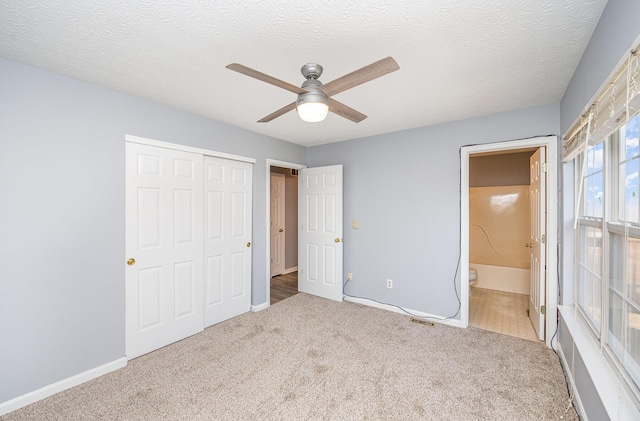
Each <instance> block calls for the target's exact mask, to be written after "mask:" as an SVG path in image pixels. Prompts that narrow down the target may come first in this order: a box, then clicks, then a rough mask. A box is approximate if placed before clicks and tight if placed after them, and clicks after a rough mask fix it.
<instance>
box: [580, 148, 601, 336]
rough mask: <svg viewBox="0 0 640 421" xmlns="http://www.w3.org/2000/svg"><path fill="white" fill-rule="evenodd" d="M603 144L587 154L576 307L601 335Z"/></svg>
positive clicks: (589, 150)
mask: <svg viewBox="0 0 640 421" xmlns="http://www.w3.org/2000/svg"><path fill="white" fill-rule="evenodd" d="M603 158H604V142H600V143H598V144H596V145H595V146H592V147H590V148H589V149H588V150H587V153H586V166H587V168H586V170H585V171H584V177H583V181H582V184H583V189H584V195H583V197H584V200H583V201H582V212H581V217H580V218H579V219H578V235H579V239H578V285H577V287H578V306H579V307H580V309H581V310H582V311H583V312H584V313H585V315H586V316H587V318H588V319H589V322H590V325H591V327H592V328H593V329H594V330H595V331H596V333H597V334H598V335H599V334H600V325H601V322H602V231H603V229H602V221H603V218H602V216H603V209H604V162H603Z"/></svg>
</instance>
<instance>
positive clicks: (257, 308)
mask: <svg viewBox="0 0 640 421" xmlns="http://www.w3.org/2000/svg"><path fill="white" fill-rule="evenodd" d="M267 307H269V303H262V304H258V305H257V306H251V312H252V313H257V312H259V311H262V310H264V309H265V308H267Z"/></svg>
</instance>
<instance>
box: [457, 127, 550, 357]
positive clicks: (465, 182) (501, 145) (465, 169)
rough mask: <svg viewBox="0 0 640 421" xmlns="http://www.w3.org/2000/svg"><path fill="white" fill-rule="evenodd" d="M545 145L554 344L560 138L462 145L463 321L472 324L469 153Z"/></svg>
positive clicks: (547, 302) (548, 284)
mask: <svg viewBox="0 0 640 421" xmlns="http://www.w3.org/2000/svg"><path fill="white" fill-rule="evenodd" d="M541 146H545V147H546V150H547V190H546V201H547V232H546V235H547V291H546V306H547V307H546V328H545V342H546V344H547V346H548V347H551V338H552V337H553V333H554V332H555V330H556V326H557V320H556V311H557V308H558V298H557V296H558V256H557V249H558V138H557V136H545V137H534V138H530V139H523V140H514V141H509V142H498V143H488V144H484V145H475V146H463V147H462V148H460V286H461V288H460V301H461V302H462V304H461V308H460V323H461V327H468V326H469V155H471V154H474V153H480V152H498V151H505V150H512V149H522V148H532V147H541Z"/></svg>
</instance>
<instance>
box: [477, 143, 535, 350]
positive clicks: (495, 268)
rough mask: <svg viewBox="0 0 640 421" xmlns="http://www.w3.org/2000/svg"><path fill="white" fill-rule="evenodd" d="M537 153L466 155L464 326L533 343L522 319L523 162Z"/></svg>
mask: <svg viewBox="0 0 640 421" xmlns="http://www.w3.org/2000/svg"><path fill="white" fill-rule="evenodd" d="M539 149H540V148H525V149H514V150H507V151H497V152H480V153H475V154H471V155H470V156H469V269H470V271H471V272H470V273H472V274H473V275H474V276H473V277H470V280H471V282H470V283H469V284H470V286H471V290H470V294H469V325H470V326H472V327H477V328H480V329H484V330H490V331H493V332H497V333H502V334H505V335H510V336H516V337H519V338H522V339H528V340H537V339H538V336H537V335H536V332H535V329H534V327H533V325H532V323H531V321H530V319H529V316H528V309H529V293H530V277H531V267H530V266H531V264H530V256H529V248H527V244H528V241H529V236H530V232H529V231H530V227H531V226H532V225H531V215H530V203H529V188H530V177H529V164H530V159H531V156H532V155H533V154H534V153H535V152H536V151H537V150H539ZM473 278H476V279H475V280H472V279H473Z"/></svg>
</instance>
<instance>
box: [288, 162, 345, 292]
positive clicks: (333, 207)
mask: <svg viewBox="0 0 640 421" xmlns="http://www.w3.org/2000/svg"><path fill="white" fill-rule="evenodd" d="M298 182H299V183H300V186H299V199H298V200H299V209H298V223H299V224H300V230H299V241H298V256H299V259H298V267H299V271H298V288H299V289H300V291H302V292H305V293H308V294H313V295H317V296H320V297H324V298H329V299H331V300H335V301H342V298H343V291H342V249H343V247H342V165H333V166H329V167H318V168H306V169H303V170H301V171H300V173H299V180H298Z"/></svg>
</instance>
